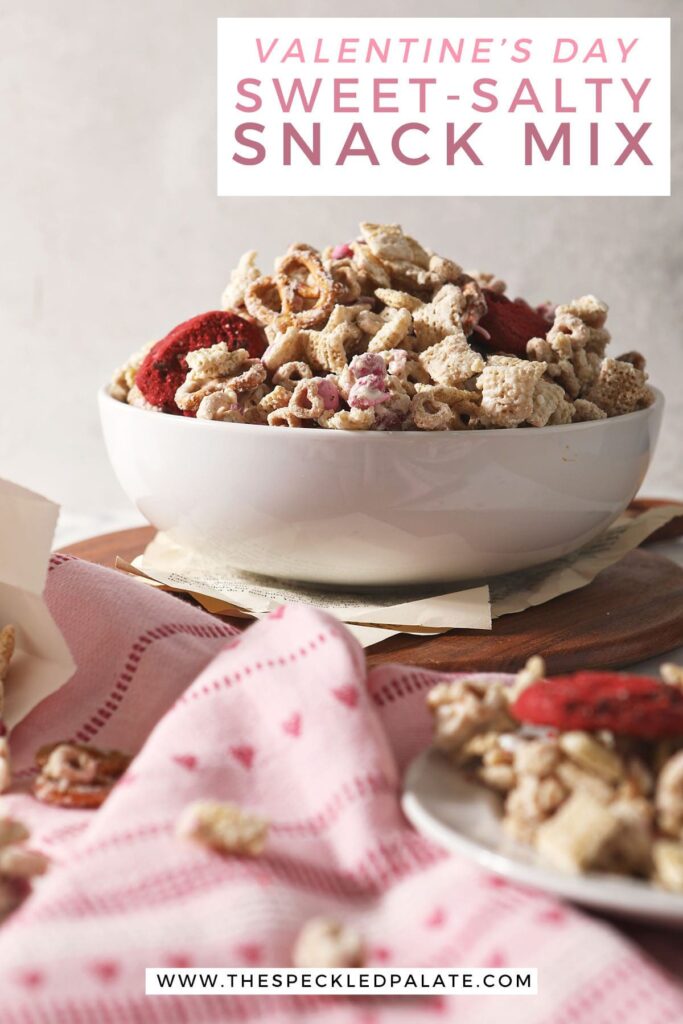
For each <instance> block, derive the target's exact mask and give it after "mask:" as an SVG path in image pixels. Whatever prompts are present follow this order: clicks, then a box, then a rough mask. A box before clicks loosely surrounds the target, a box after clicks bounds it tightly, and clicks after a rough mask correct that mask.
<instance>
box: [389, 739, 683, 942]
mask: <svg viewBox="0 0 683 1024" xmlns="http://www.w3.org/2000/svg"><path fill="white" fill-rule="evenodd" d="M401 802H402V805H403V810H404V812H405V814H406V816H407V817H408V819H409V820H410V822H411V823H412V824H413V825H414V826H415V828H416V829H417V830H418V832H421V833H422V834H423V835H425V836H426V837H427V838H428V839H432V840H434V842H435V843H438V844H439V845H440V846H442V847H444V848H445V849H446V850H448V851H449V852H450V853H456V854H460V855H461V856H463V857H468V858H469V859H470V860H474V861H476V862H477V864H480V865H481V867H483V868H485V869H486V870H488V871H492V872H493V873H494V874H497V875H502V876H503V877H504V878H509V879H510V880H511V881H513V882H518V883H520V884H521V885H526V886H530V887H532V888H535V889H543V890H544V891H545V892H549V893H553V894H554V895H555V896H559V897H561V898H562V899H566V900H572V901H573V902H574V903H580V904H582V905H583V906H585V907H591V908H593V909H595V910H600V911H603V912H605V913H610V914H618V915H621V916H625V917H634V918H639V919H641V920H646V921H648V922H657V923H659V924H667V925H670V926H671V925H673V926H676V927H679V928H680V927H683V896H679V895H677V894H675V893H667V892H664V891H663V890H661V889H657V888H655V887H654V886H652V885H650V884H649V883H647V882H644V881H640V880H638V879H630V878H624V877H622V876H618V875H605V874H603V875H598V874H593V875H568V874H563V873H562V872H560V871H555V870H554V869H553V868H550V867H546V866H545V865H543V864H542V863H541V862H540V861H539V858H538V857H537V855H536V853H535V851H534V850H533V849H532V848H531V847H526V846H522V845H521V844H519V843H516V842H514V841H513V840H511V839H509V838H508V837H507V836H506V835H505V833H504V832H503V830H502V828H501V824H500V800H499V799H498V798H497V797H496V795H495V794H494V793H492V792H490V791H489V790H487V789H485V788H484V787H483V786H478V785H476V784H475V783H472V782H469V781H468V780H467V779H465V778H464V777H463V776H462V774H461V773H459V772H458V771H456V770H455V769H454V768H453V766H452V765H451V764H450V763H449V762H448V760H447V759H446V758H445V757H444V756H443V754H440V753H439V752H438V751H436V750H428V751H425V753H423V754H420V756H419V757H417V758H416V759H415V760H414V761H413V762H412V764H411V765H410V767H409V768H408V771H407V773H406V777H405V783H404V790H403V797H402V800H401Z"/></svg>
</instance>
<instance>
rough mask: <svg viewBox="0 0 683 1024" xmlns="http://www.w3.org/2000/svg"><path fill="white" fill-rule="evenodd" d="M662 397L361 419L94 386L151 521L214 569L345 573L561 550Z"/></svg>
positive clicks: (447, 565)
mask: <svg viewBox="0 0 683 1024" xmlns="http://www.w3.org/2000/svg"><path fill="white" fill-rule="evenodd" d="M663 405H664V402H663V398H662V396H661V394H659V393H657V400H656V402H655V403H654V404H653V405H652V406H650V408H649V409H644V410H642V411H640V412H635V413H630V414H629V415H627V416H619V417H615V418H614V419H609V420H598V421H594V422H589V423H570V424H568V425H567V426H559V427H543V428H541V429H533V428H529V429H523V430H482V431H472V432H444V433H441V432H439V433H419V432H412V431H411V432H406V433H392V432H378V433H375V432H372V431H369V432H364V431H343V430H340V431H336V430H330V431H327V430H316V429H308V430H306V429H301V430H292V429H286V428H282V427H280V428H278V427H265V426H251V425H248V424H238V423H217V422H212V421H207V420H196V419H189V418H187V417H184V416H169V415H164V414H161V413H156V412H148V411H146V410H143V409H136V408H133V407H131V406H128V405H124V404H122V403H120V402H117V401H115V400H114V399H113V398H111V397H110V396H109V394H108V393H107V391H106V389H103V390H102V391H101V393H100V412H101V417H102V426H103V429H104V437H105V441H106V445H107V449H108V452H109V457H110V459H111V462H112V465H113V467H114V470H115V471H116V474H117V476H118V478H119V480H120V482H121V484H122V486H123V489H124V490H125V492H126V494H127V495H128V496H129V497H130V498H131V499H132V500H133V501H134V502H135V503H136V505H137V507H138V508H139V509H140V511H141V512H142V514H143V515H144V516H145V517H146V518H147V519H149V521H150V523H152V524H153V525H154V526H156V527H157V528H158V529H160V530H164V531H166V532H167V533H168V534H169V535H170V537H171V538H172V539H173V540H175V541H176V542H177V543H178V544H180V545H181V546H183V547H186V548H190V549H192V550H193V551H195V552H197V553H199V554H201V555H203V556H206V557H208V558H209V559H211V560H212V562H213V563H214V564H215V566H216V567H217V568H225V567H227V566H234V567H235V568H238V569H241V570H244V571H248V572H253V573H260V574H264V575H268V576H277V577H286V578H290V579H295V580H306V581H310V582H315V583H325V584H336V585H340V584H341V585H347V586H372V585H375V586H377V585H384V584H415V583H424V582H431V581H451V580H452V581H461V580H471V579H477V578H486V577H490V576H495V575H499V574H500V573H505V572H509V571H512V570H515V569H521V568H525V567H527V566H531V565H537V564H538V563H540V562H545V561H548V560H549V559H553V558H558V557H560V556H561V555H565V554H568V553H569V552H570V551H573V550H575V549H576V548H577V547H580V546H581V545H582V544H584V543H586V542H587V541H589V540H590V539H591V538H592V537H594V536H596V534H598V533H599V532H600V531H601V530H604V529H605V528H606V527H607V526H609V524H610V523H612V522H613V521H614V520H615V519H616V518H617V516H618V515H619V514H620V513H621V512H622V511H623V510H624V509H625V508H626V506H627V505H628V503H629V501H630V500H631V498H632V497H633V496H634V494H635V493H636V491H637V490H638V487H639V486H640V483H641V481H642V479H643V477H644V475H645V471H646V470H647V467H648V464H649V462H650V458H651V455H652V452H653V449H654V446H655V442H656V440H657V434H658V432H659V426H660V422H661V417H662V409H663Z"/></svg>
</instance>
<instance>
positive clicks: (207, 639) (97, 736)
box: [0, 556, 683, 1024]
mask: <svg viewBox="0 0 683 1024" xmlns="http://www.w3.org/2000/svg"><path fill="white" fill-rule="evenodd" d="M47 599H48V602H49V605H50V608H51V610H52V613H53V614H54V616H55V618H56V620H57V622H58V623H59V624H60V626H61V627H62V629H63V631H64V634H65V636H66V638H67V640H68V642H69V644H70V645H71V648H72V651H73V654H74V657H75V659H76V662H77V664H78V666H79V667H78V671H77V673H76V675H75V677H74V678H73V679H72V681H71V682H70V683H68V684H67V685H66V686H65V687H64V688H63V689H62V690H61V691H60V692H59V693H57V694H55V695H54V696H52V697H50V698H49V699H48V700H46V701H45V702H44V703H43V704H42V705H40V706H39V707H38V708H36V709H35V711H34V712H33V713H32V714H31V715H30V717H29V718H28V719H26V720H25V721H24V722H23V723H22V724H21V725H20V726H19V728H18V729H17V730H16V732H15V734H14V737H13V753H14V762H15V766H16V772H17V778H18V781H19V782H21V781H22V780H23V781H24V782H26V781H28V780H29V779H30V774H31V763H32V758H33V753H34V751H35V749H36V748H37V747H38V746H39V745H41V744H43V743H46V742H49V741H53V740H57V739H64V738H77V739H81V740H84V741H92V742H93V743H95V744H98V745H101V746H113V747H119V748H121V749H124V750H127V751H130V752H133V753H135V755H136V756H135V759H134V761H133V763H132V765H131V768H130V770H129V771H128V773H127V774H126V776H124V778H123V780H122V782H121V783H120V784H119V785H118V786H117V788H116V789H115V790H114V792H113V794H112V795H111V797H110V798H109V800H108V801H107V802H106V803H105V804H104V805H103V807H102V808H101V809H100V810H98V811H96V812H89V811H76V810H64V809H59V808H54V807H46V806H44V805H42V804H40V803H37V802H36V801H35V800H34V799H33V798H32V797H31V796H30V795H29V794H28V793H26V792H22V791H20V790H16V789H15V791H14V792H11V793H9V794H8V795H6V796H4V797H3V798H2V799H1V801H0V812H1V813H5V814H7V813H11V814H13V815H16V816H17V817H20V818H22V819H24V820H25V821H26V822H27V824H28V825H29V826H30V827H31V828H32V830H33V837H34V845H35V846H37V847H38V848H40V849H42V850H44V851H45V852H46V853H47V854H49V856H50V858H51V860H52V865H51V868H50V871H49V872H48V874H47V875H46V876H45V877H44V878H43V879H41V880H40V881H39V883H38V884H37V886H36V888H35V891H34V893H33V895H32V896H31V898H30V899H29V900H28V901H27V902H26V903H25V904H24V905H23V906H22V908H21V909H20V910H18V911H17V912H16V913H15V914H14V915H13V916H12V917H11V918H10V919H9V920H8V921H7V922H6V923H5V924H4V925H3V926H2V928H0V1021H1V1022H2V1024H90V1022H94V1024H129V1022H130V1024H156V1022H160V1024H161V1022H163V1024H166V1022H168V1024H173V1022H178V1024H180V1022H190V1024H202V1022H205V1021H206V1022H209V1021H233V1020H234V1021H251V1020H254V1021H260V1022H264V1024H270V1022H284V1021H290V1020H291V1021H293V1020H294V1019H295V1018H297V1017H301V1018H302V1019H308V1020H310V1021H325V1022H329V1024H384V1022H387V1021H393V1020H396V1021H405V1022H406V1024H408V1022H409V1024H422V1022H430V1021H433V1020H439V1019H441V1020H445V1021H450V1020H454V1021H455V1020H457V1021H458V1022H462V1024H470V1022H473V1024H474V1022H477V1024H484V1022H486V1024H489V1022H491V1024H493V1022H499V1021H502V1020H505V1021H506V1022H508V1024H516V1022H520V1024H521V1022H522V1021H524V1022H526V1024H608V1022H609V1024H612V1022H614V1021H616V1020H619V1021H624V1022H627V1024H665V1022H674V1021H681V1020H683V993H682V991H681V988H680V987H679V984H678V982H677V981H676V978H675V973H674V972H675V969H676V964H675V949H676V946H677V945H678V943H677V937H676V936H674V935H667V934H666V933H655V934H653V935H652V936H650V940H651V942H650V952H645V950H644V947H643V944H642V938H643V936H642V934H641V933H638V934H637V935H636V936H635V937H634V936H633V935H630V936H628V937H627V935H626V934H625V933H624V932H623V931H621V930H619V929H618V928H617V927H616V926H614V925H613V924H609V923H606V922H605V921H601V920H600V919H598V918H595V917H589V916H587V915H585V914H583V913H582V912H580V911H578V910H576V909H573V908H572V907H569V906H563V905H562V904H559V903H557V902H555V901H554V900H552V899H550V898H548V897H546V896H544V895H543V894H540V893H536V892H528V891H524V890H522V889H519V888H517V887H515V886H512V885H509V884H505V883H503V882H501V881H500V880H498V879H496V878H493V877H492V876H490V875H488V874H486V873H484V872H482V871H480V870H479V869H477V868H476V867H475V866H474V865H472V864H470V863H468V862H467V861H464V860H459V859H455V858H452V857H449V856H447V855H445V854H444V853H443V852H442V851H440V850H439V849H438V848H436V847H435V846H433V845H432V844H431V843H429V842H427V841H425V840H423V839H422V838H421V837H420V836H418V835H417V834H416V833H415V832H414V831H413V830H412V829H411V828H410V827H409V825H408V824H407V822H406V821H405V819H404V818H403V817H402V815H401V812H400V808H399V790H400V778H401V772H402V771H403V769H404V768H405V766H406V764H407V763H408V761H409V760H410V759H411V758H412V757H413V756H414V754H415V753H416V752H417V751H418V750H420V749H421V748H422V747H423V746H425V745H426V744H427V742H428V738H429V722H428V719H427V715H426V713H425V711H424V694H425V692H426V690H427V689H428V688H429V686H431V685H432V684H433V683H434V681H435V680H436V679H438V678H439V677H438V676H436V675H433V674H429V673H426V672H418V671H413V670H411V669H410V668H405V667H399V666H393V667H384V668H382V669H377V670H373V671H372V672H370V673H368V672H367V671H366V668H365V662H364V657H363V652H362V650H361V648H360V647H359V646H358V644H357V643H356V641H355V640H354V639H353V638H352V637H351V636H350V635H349V633H347V632H346V630H345V629H344V628H343V627H342V626H341V625H340V624H339V623H338V622H336V621H335V620H333V619H331V618H330V617H328V616H326V615H323V614H320V613H318V612H316V611H313V610H311V609H307V608H303V607H295V606H289V607H287V608H284V609H280V610H278V611H277V612H275V613H274V614H272V615H271V616H270V617H269V618H268V619H267V620H265V621H264V622H261V623H259V624H257V625H254V626H252V627H251V628H249V629H248V630H247V631H246V632H245V633H244V634H242V635H241V636H238V635H237V634H236V633H235V632H234V630H232V629H231V627H230V626H227V625H224V624H222V623H220V622H218V621H217V620H216V619H213V618H211V617H210V616H208V615H206V614H205V613H203V612H201V611H199V610H197V609H196V608H194V607H191V606H189V605H188V604H186V603H183V602H181V601H179V600H178V599H177V598H175V597H171V596H168V595H166V594H162V593H158V592H156V591H153V590H151V589H147V588H146V587H144V586H143V585H141V584H140V583H138V582H135V581H132V580H130V579H127V578H125V577H122V576H119V575H117V574H115V573H114V572H112V571H110V570H106V569H101V568H97V567H94V566H91V565H87V564H85V563H83V562H80V561H78V560H77V559H71V558H66V557H64V556H55V557H54V558H53V561H52V564H51V570H50V573H49V578H48V586H47ZM482 667H483V668H485V666H482ZM200 797H213V798H218V799H231V800H235V801H237V802H238V803H240V804H243V805H244V806H246V807H248V808H251V809H253V810H254V811H256V812H258V813H259V814H261V815H263V816H265V817H266V818H268V819H269V820H270V822H271V832H270V837H269V842H268V845H267V849H266V852H265V853H264V855H263V856H262V857H260V858H258V859H255V860H248V861H247V860H241V859H237V858H232V859H230V858H222V857H221V856H219V855H217V854H212V853H210V852H208V851H205V850H204V849H202V848H201V847H198V846H196V845H195V844H192V843H190V842H187V841H182V840H179V839H177V838H175V836H174V831H173V829H174V822H175V821H176V819H177V817H178V815H179V813H180V811H181V810H182V808H183V807H184V806H185V805H186V804H187V803H189V802H190V801H192V800H195V799H197V798H200ZM319 914H324V915H330V916H332V917H335V918H339V919H342V920H345V921H348V922H350V923H352V924H354V925H355V926H356V927H357V928H358V929H359V930H360V931H361V932H362V934H363V936H364V937H365V939H366V942H367V946H368V950H369V962H370V963H371V964H373V965H383V966H391V965H395V966H423V965H424V966H427V965H431V966H443V967H452V966H455V965H462V966H503V965H509V966H525V967H526V966H537V967H538V969H539V987H540V991H539V995H538V996H536V997H527V998H516V997H512V996H508V997H504V996H496V997H486V998H460V999H458V998H453V997H451V998H448V997H445V998H434V997H427V996H425V997H421V998H415V999H413V998H405V997H403V998H394V999H389V998H374V999H371V998H370V999H358V998H356V999H336V1000H330V999H325V998H322V997H319V996H310V997H308V996H300V997H289V998H287V997H283V996H277V997H274V996H260V997H259V996H254V997H248V996H247V997H239V996H231V997H227V998H223V997H219V996H202V997H187V996H185V997H168V996H158V997H146V996H145V995H144V967H145V966H160V965H168V966H169V967H172V966H174V965H175V966H191V965H197V966H215V965H226V966H228V965H230V966H232V965H249V966H254V965H270V966H285V965H287V964H289V963H290V951H291V948H292V943H293V939H294V937H295V935H296V933H297V931H298V929H299V928H300V927H301V925H302V924H303V923H304V922H305V921H306V920H307V919H308V918H310V917H312V916H314V915H319ZM657 942H658V943H659V947H658V949H657V951H656V955H653V953H652V950H653V949H655V945H654V944H655V943H657ZM667 955H668V956H669V962H668V964H667V966H664V959H666V957H667ZM679 966H680V964H679Z"/></svg>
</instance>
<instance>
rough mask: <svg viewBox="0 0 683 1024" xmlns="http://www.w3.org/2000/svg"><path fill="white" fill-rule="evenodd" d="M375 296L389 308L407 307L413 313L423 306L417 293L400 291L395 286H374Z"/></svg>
mask: <svg viewBox="0 0 683 1024" xmlns="http://www.w3.org/2000/svg"><path fill="white" fill-rule="evenodd" d="M375 298H376V299H379V301H380V302H383V303H384V305H385V306H388V307H389V309H407V310H408V312H409V313H414V312H415V310H416V309H420V307H421V306H424V302H423V301H422V299H420V298H418V296H417V295H413V294H411V292H401V291H398V290H397V289H396V288H376V289H375Z"/></svg>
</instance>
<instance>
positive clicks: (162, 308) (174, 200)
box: [0, 0, 683, 515]
mask: <svg viewBox="0 0 683 1024" xmlns="http://www.w3.org/2000/svg"><path fill="white" fill-rule="evenodd" d="M681 7H682V4H681V3H680V2H679V0H670V2H646V0H638V2H637V0H630V2H629V0H619V2H599V0H596V2H584V0H572V2H571V3H569V2H566V0H545V2H543V3H540V2H536V3H531V2H523V0H518V2H516V3H504V2H499V3H494V2H489V3H485V2H482V3H479V4H478V5H477V8H476V12H475V11H474V10H473V7H472V4H471V2H468V3H464V2H460V0H442V2H438V0H432V3H431V4H430V5H429V6H428V8H427V9H425V10H424V11H422V12H421V13H424V14H425V15H453V16H456V15H461V16H465V15H470V16H471V15H472V14H474V13H479V14H482V15H503V14H505V15H519V16H522V15H558V16H569V15H576V16H578V15H615V16H616V15H621V16H627V15H633V16H635V15H672V16H673V15H675V14H676V13H677V12H678V13H679V14H683V11H682V10H681ZM414 10H415V3H414V2H413V0H394V2H392V3H387V2H382V3H377V2H376V3H374V4H372V5H370V6H369V5H368V4H367V3H365V2H362V0H347V3H346V4H345V5H344V6H343V7H341V6H339V5H332V4H330V3H320V2H319V3H313V2H309V3H305V2H302V0H291V2H290V3H288V4H287V5H284V4H282V3H266V2H261V3H259V2H253V3H247V2H233V3H230V2H222V3H220V2H214V0H196V2H192V0H119V2H118V3H116V4H112V3H109V2H105V0H22V2H21V3H19V2H16V0H0V46H1V47H2V60H1V61H0V94H1V95H2V99H3V102H2V104H1V105H0V139H1V140H2V145H1V146H0V231H1V232H2V253H3V258H2V265H3V269H2V274H1V275H0V318H1V323H0V346H2V358H3V364H4V366H5V367H7V366H8V364H9V373H8V374H7V375H6V376H5V379H4V384H5V386H4V387H3V397H2V404H1V410H2V411H1V413H0V475H3V476H9V477H11V478H13V479H15V480H17V481H19V482H21V483H24V484H26V485H28V486H32V487H35V488H37V489H39V490H41V491H43V492H45V493H47V494H49V495H50V496H51V497H53V498H55V499H57V500H58V501H60V502H62V503H63V504H64V505H65V507H66V508H67V510H71V511H75V512H79V513H81V514H87V515H99V514H101V513H103V512H104V511H107V512H109V513H116V512H121V513H123V512H124V510H125V509H126V508H127V503H126V500H125V498H124V497H123V494H122V493H121V491H120V489H119V487H118V485H117V483H116V481H115V479H114V477H113V475H112V473H111V471H110V469H109V467H108V464H107V461H106V455H105V453H104V449H103V446H102V442H101V439H100V433H99V426H98V421H97V414H96V408H95V400H94V394H95V391H96V389H97V387H98V386H99V385H100V384H101V383H102V382H103V381H105V380H107V379H108V376H109V373H110V371H111V370H112V368H113V367H114V366H116V365H117V364H118V363H119V362H121V361H122V360H123V359H124V358H125V356H126V355H127V354H128V353H129V352H130V351H131V350H133V349H134V348H136V347H138V346H139V345H140V344H141V343H143V342H145V341H147V340H148V339H151V338H155V337H159V336H161V335H162V334H163V333H165V332H166V331H167V330H168V329H169V328H170V327H171V326H172V325H174V324H175V323H177V322H178V321H180V320H183V319H185V318H186V317H188V316H190V315H192V314H194V313H196V312H199V311H201V310H203V309H209V308H215V306H216V304H217V301H218V299H219V296H220V294H221V291H222V288H223V286H224V284H225V282H226V278H227V275H228V271H229V269H230V267H231V265H232V263H233V261H234V259H235V258H236V257H237V256H238V255H239V254H240V253H241V252H242V251H243V250H244V249H247V248H258V249H259V250H260V251H261V253H262V254H263V257H264V262H265V261H266V260H267V261H270V259H271V258H272V257H273V256H274V255H276V254H278V253H279V252H280V251H282V250H283V248H284V247H285V246H286V245H287V244H288V243H289V242H290V241H293V240H302V239H306V240H309V241H311V242H313V243H325V242H328V241H330V240H344V239H345V238H347V237H348V236H349V235H351V234H352V233H353V232H354V230H355V225H356V223H357V221H358V220H361V219H368V220H384V219H386V220H391V221H394V220H397V221H400V222H401V223H403V225H404V226H405V227H406V229H408V230H410V232H411V233H413V234H415V235H417V237H418V238H420V239H421V240H423V241H424V242H426V243H428V244H429V245H431V246H432V247H434V248H435V249H437V250H438V251H442V252H443V253H444V254H446V255H452V256H453V257H454V258H456V259H457V260H458V261H459V262H462V263H464V264H465V265H468V266H475V267H479V268H482V269H492V270H495V271H496V272H497V273H498V274H499V275H500V276H502V277H504V278H505V279H506V280H507V281H508V282H509V283H510V285H511V286H512V289H513V290H514V292H515V293H519V294H523V295H525V296H527V297H528V298H530V299H532V300H542V299H545V298H548V297H552V298H554V299H556V300H562V299H570V298H572V297H573V296H575V295H580V294H583V293H584V292H587V291H592V292H595V293H596V294H597V295H599V296H601V297H603V298H605V299H606V300H607V301H608V302H609V303H610V305H611V308H612V312H611V314H610V326H611V328H612V331H613V333H614V335H615V343H614V344H615V352H616V350H625V349H630V348H639V349H641V350H642V351H644V352H645V353H646V355H647V357H648V361H649V366H650V372H651V377H652V380H653V382H655V383H656V384H658V385H660V386H661V387H662V388H663V390H664V391H665V392H666V395H667V400H668V410H667V414H666V421H665V428H664V436H663V438H662V441H661V444H660V448H659V452H658V455H657V458H656V461H655V464H654V466H653V467H652V470H651V473H650V476H649V479H648V481H647V482H646V486H645V488H644V490H645V491H646V492H647V493H650V494H663V495H671V496H676V495H677V496H679V497H683V460H682V459H681V457H680V449H681V440H680V439H681V437H682V436H683V396H682V395H681V382H682V380H683V372H682V371H683V345H682V342H681V333H682V332H681V311H683V242H682V240H681V227H682V224H681V221H682V219H683V218H682V206H681V195H680V186H681V169H682V164H683V161H682V158H681V149H680V139H679V136H678V131H677V129H678V128H680V125H681V99H680V97H681V89H680V80H676V77H675V80H674V89H673V104H674V108H673V121H674V144H673V154H672V156H673V189H674V195H673V198H653V199H648V198H643V199H573V198H563V199H489V198H483V199H449V200H444V199H390V200H389V199H388V200H379V199H365V200H363V199H361V200H357V199H313V200H304V199H302V200H289V199H287V200H276V199H272V200H260V199H255V200H240V199H232V200H231V199H220V200H219V199H217V198H216V196H215V184H214V183H215V78H214V61H215V58H214V53H215V21H214V19H215V18H216V17H217V16H218V15H229V14H234V15H252V16H253V15H258V14H261V15H267V14H271V15H277V14H280V15H284V14H289V15H306V14H309V15H310V14H317V15H322V14H328V15H331V14H337V15H341V14H346V15H354V14H355V15H362V14H365V15H370V14H372V15H386V16H389V15H392V14H393V15H401V14H412V13H413V12H414ZM679 20H680V19H679ZM673 32H674V43H673V47H674V64H675V63H676V58H677V60H678V62H679V63H680V62H681V60H682V58H683V52H682V47H681V33H680V25H679V24H678V23H677V22H676V21H674V25H673ZM676 74H677V73H676V72H675V71H674V75H675V76H676Z"/></svg>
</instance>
